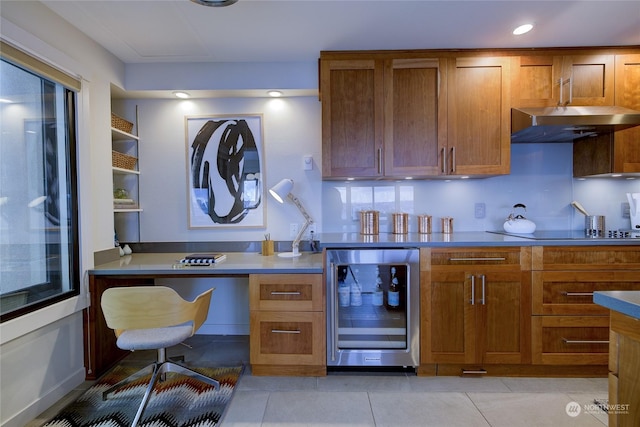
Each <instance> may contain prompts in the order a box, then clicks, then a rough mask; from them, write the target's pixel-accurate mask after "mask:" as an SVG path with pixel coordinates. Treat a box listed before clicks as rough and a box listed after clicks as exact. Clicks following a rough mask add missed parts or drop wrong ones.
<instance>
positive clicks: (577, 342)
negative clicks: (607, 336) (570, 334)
mask: <svg viewBox="0 0 640 427" xmlns="http://www.w3.org/2000/svg"><path fill="white" fill-rule="evenodd" d="M562 341H563V342H564V343H565V344H609V340H568V339H566V338H562Z"/></svg>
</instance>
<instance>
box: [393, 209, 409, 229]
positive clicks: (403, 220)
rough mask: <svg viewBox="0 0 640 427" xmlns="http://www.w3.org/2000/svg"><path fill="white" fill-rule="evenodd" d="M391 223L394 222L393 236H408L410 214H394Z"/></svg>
mask: <svg viewBox="0 0 640 427" xmlns="http://www.w3.org/2000/svg"><path fill="white" fill-rule="evenodd" d="M391 221H392V222H393V234H407V233H408V232H409V214H407V213H393V214H391Z"/></svg>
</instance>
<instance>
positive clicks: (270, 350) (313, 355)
mask: <svg viewBox="0 0 640 427" xmlns="http://www.w3.org/2000/svg"><path fill="white" fill-rule="evenodd" d="M250 327H251V336H250V352H251V354H250V358H251V364H252V365H253V364H264V365H324V363H325V357H326V355H325V348H326V344H325V342H326V339H325V336H326V334H325V324H324V313H321V312H275V311H252V312H251V326H250Z"/></svg>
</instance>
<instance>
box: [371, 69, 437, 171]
mask: <svg viewBox="0 0 640 427" xmlns="http://www.w3.org/2000/svg"><path fill="white" fill-rule="evenodd" d="M442 61H443V60H441V59H438V58H414V59H411V58H407V59H390V60H387V61H385V65H384V108H385V109H384V164H383V169H384V175H385V176H390V177H408V176H411V177H419V176H433V175H438V173H439V170H440V164H439V160H440V157H439V153H440V148H441V147H442V146H444V145H445V144H446V140H447V135H446V128H447V126H446V123H447V112H446V108H447V104H446V99H447V95H446V72H445V71H446V69H443V67H441V62H442Z"/></svg>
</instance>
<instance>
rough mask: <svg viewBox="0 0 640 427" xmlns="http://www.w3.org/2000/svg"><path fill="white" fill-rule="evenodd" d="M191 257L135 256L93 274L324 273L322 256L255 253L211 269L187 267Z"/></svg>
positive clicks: (239, 255)
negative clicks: (184, 261)
mask: <svg viewBox="0 0 640 427" xmlns="http://www.w3.org/2000/svg"><path fill="white" fill-rule="evenodd" d="M191 253H192V252H189V253H184V252H183V253H134V254H132V255H125V256H123V257H121V258H120V259H119V260H117V261H113V262H108V263H105V264H100V265H98V266H96V267H94V268H93V269H91V270H89V274H92V275H136V276H139V275H151V276H154V275H156V276H157V275H172V276H173V275H185V276H196V275H201V276H216V275H220V276H223V275H248V274H259V273H322V271H323V264H322V254H321V253H309V252H303V253H302V255H301V256H299V257H295V258H282V257H279V256H277V255H271V256H262V255H260V254H257V253H255V252H228V253H225V255H227V258H226V259H225V260H224V261H221V262H218V263H215V264H211V265H209V266H185V265H182V264H180V260H181V259H182V258H184V257H185V256H186V255H190V254H191Z"/></svg>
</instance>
